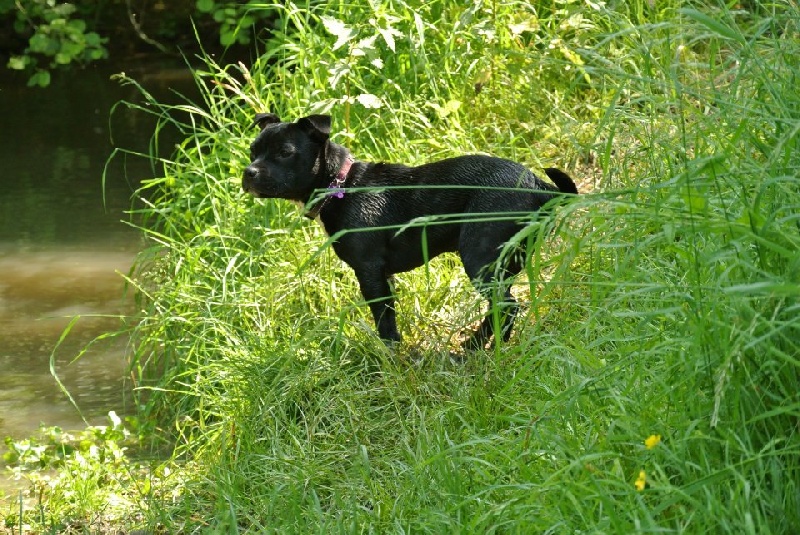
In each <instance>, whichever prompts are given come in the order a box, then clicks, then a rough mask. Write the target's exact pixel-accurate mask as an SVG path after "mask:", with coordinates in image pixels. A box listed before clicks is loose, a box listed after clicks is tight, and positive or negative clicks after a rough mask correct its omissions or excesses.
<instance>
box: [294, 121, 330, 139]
mask: <svg viewBox="0 0 800 535" xmlns="http://www.w3.org/2000/svg"><path fill="white" fill-rule="evenodd" d="M297 124H298V125H300V127H302V128H303V130H305V131H306V132H308V135H309V136H311V139H313V140H314V141H316V142H317V143H324V142H325V141H327V139H328V138H329V137H330V135H331V116H330V115H309V116H308V117H303V118H302V119H298V120H297Z"/></svg>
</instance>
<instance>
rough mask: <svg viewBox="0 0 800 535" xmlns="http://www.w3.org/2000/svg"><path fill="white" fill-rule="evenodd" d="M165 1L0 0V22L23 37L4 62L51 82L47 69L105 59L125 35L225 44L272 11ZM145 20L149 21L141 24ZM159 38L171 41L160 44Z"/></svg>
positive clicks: (33, 82)
mask: <svg viewBox="0 0 800 535" xmlns="http://www.w3.org/2000/svg"><path fill="white" fill-rule="evenodd" d="M257 6H259V7H260V8H259V9H256V7H257ZM168 7H169V9H167V5H165V4H164V3H160V2H156V3H154V4H153V5H152V6H147V5H140V6H137V8H136V12H133V11H132V6H131V3H130V2H129V1H128V0H110V1H107V2H103V3H102V5H101V6H98V5H97V3H96V2H93V1H92V2H89V1H80V0H78V1H75V2H71V3H68V2H56V1H55V0H0V22H2V21H3V19H6V20H8V21H11V23H9V24H8V27H9V28H13V31H14V32H15V34H16V35H17V36H19V37H20V38H21V39H22V40H23V41H24V42H25V43H26V44H25V46H23V47H19V48H16V49H15V47H10V48H11V49H12V52H11V56H10V59H9V61H8V64H7V67H8V68H10V69H13V70H19V71H25V72H28V73H31V75H30V77H29V79H28V85H30V86H42V87H44V86H47V85H48V84H49V83H50V76H51V72H52V71H54V70H56V69H59V68H65V67H69V66H74V65H75V64H77V65H86V64H88V63H91V62H94V61H98V60H101V59H105V58H107V57H109V54H110V50H111V48H112V47H114V46H116V47H117V50H118V49H119V48H120V47H122V46H123V44H124V43H123V42H124V41H127V40H137V39H138V40H141V42H145V43H148V44H149V45H152V46H155V47H156V48H158V49H159V50H161V51H162V52H168V53H173V54H178V53H179V52H180V51H179V49H178V47H177V42H178V41H177V40H176V37H177V36H176V34H185V35H188V36H193V35H195V34H196V33H198V34H200V35H205V34H206V33H210V34H211V35H213V36H214V37H215V38H216V37H217V36H218V39H219V41H220V43H221V44H222V45H223V46H224V47H228V46H231V45H234V44H239V45H244V44H248V43H250V41H251V39H252V37H253V35H254V34H256V33H258V31H259V30H261V29H262V28H263V27H264V26H268V21H269V19H270V18H271V17H272V16H273V15H272V13H273V12H272V10H270V9H265V8H264V5H263V3H258V2H254V1H250V2H246V3H242V2H235V1H229V0H225V1H212V0H197V1H196V2H195V1H189V0H183V1H182V2H170V3H169V5H168ZM209 15H211V20H213V23H212V27H213V31H211V32H207V31H205V30H206V28H207V26H208V24H207V23H208V21H209ZM144 20H148V21H153V22H150V23H149V25H147V26H148V28H145V27H144V26H145V24H144V22H143V21H144ZM119 26H123V29H124V31H120V30H119ZM145 30H147V33H145ZM149 34H153V36H152V37H151V36H150V35H149ZM110 35H113V36H114V37H113V38H110V37H109V36H110ZM162 41H163V42H169V43H172V44H171V45H170V46H165V45H163V44H162ZM180 42H181V43H185V42H186V41H185V40H183V41H180ZM194 44H195V47H196V43H194ZM183 52H185V50H183Z"/></svg>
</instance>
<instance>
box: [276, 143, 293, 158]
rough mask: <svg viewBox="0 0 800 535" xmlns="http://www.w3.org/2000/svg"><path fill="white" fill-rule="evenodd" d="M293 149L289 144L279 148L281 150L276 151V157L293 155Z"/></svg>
mask: <svg viewBox="0 0 800 535" xmlns="http://www.w3.org/2000/svg"><path fill="white" fill-rule="evenodd" d="M294 153H295V150H294V147H292V146H291V145H286V146H284V147H282V148H281V151H280V152H279V153H278V158H290V157H292V156H294Z"/></svg>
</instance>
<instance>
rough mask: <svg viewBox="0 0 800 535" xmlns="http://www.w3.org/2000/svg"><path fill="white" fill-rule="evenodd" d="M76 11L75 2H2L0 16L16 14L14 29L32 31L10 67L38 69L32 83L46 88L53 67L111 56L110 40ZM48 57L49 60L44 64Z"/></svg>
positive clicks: (39, 0)
mask: <svg viewBox="0 0 800 535" xmlns="http://www.w3.org/2000/svg"><path fill="white" fill-rule="evenodd" d="M75 11H76V7H75V5H73V4H70V3H56V2H55V1H54V0H25V1H15V0H1V1H0V16H3V15H8V14H9V13H14V14H15V20H14V30H15V31H16V32H17V33H19V34H27V33H30V37H29V38H28V45H27V47H26V48H25V50H24V51H23V52H22V54H20V55H15V56H12V57H11V59H9V61H8V67H9V68H10V69H14V70H28V71H34V72H33V74H32V75H31V77H30V78H29V79H28V85H30V86H34V85H38V86H42V87H45V86H47V85H49V84H50V70H51V69H53V68H56V67H58V66H63V65H69V64H71V63H88V62H91V61H96V60H99V59H102V58H105V57H106V56H107V55H108V52H107V50H106V47H105V45H106V43H107V42H108V39H107V38H104V37H101V36H100V35H98V34H97V33H95V32H93V31H87V24H86V21H85V20H83V19H80V18H75V17H74V14H75ZM44 60H48V61H49V63H47V64H46V65H42V62H43V61H44Z"/></svg>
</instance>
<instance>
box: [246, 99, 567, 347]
mask: <svg viewBox="0 0 800 535" xmlns="http://www.w3.org/2000/svg"><path fill="white" fill-rule="evenodd" d="M255 125H258V126H259V127H260V128H261V133H260V134H259V135H258V137H257V138H256V140H255V141H254V142H253V144H252V145H251V146H250V159H251V163H250V165H249V166H248V167H247V168H246V169H245V171H244V176H243V178H242V188H243V189H244V191H246V192H248V193H250V194H252V195H253V196H255V197H260V198H281V199H290V200H293V201H298V202H300V203H303V204H304V205H305V206H306V207H307V209H308V211H307V212H306V216H308V217H310V218H312V219H313V218H316V217H317V216H319V218H320V219H321V220H322V224H323V225H324V227H325V230H326V231H327V233H328V234H329V235H331V236H333V235H336V234H337V233H340V232H342V231H348V232H344V233H342V234H340V235H339V236H338V237H337V239H336V240H335V242H334V244H333V249H334V250H335V251H336V254H337V255H339V258H341V259H342V260H344V261H345V262H347V264H349V265H350V267H351V268H353V270H354V271H355V274H356V277H357V278H358V283H359V285H360V286H361V292H362V293H363V295H364V298H365V299H366V301H367V303H369V307H370V309H371V310H372V315H373V317H374V318H375V324H376V325H377V327H378V333H379V334H380V337H381V338H383V339H384V340H385V341H398V340H400V334H399V333H398V331H397V322H396V319H395V310H394V296H393V293H392V289H391V286H390V277H391V276H392V275H393V274H395V273H400V272H403V271H408V270H411V269H413V268H416V267H419V266H421V265H423V264H424V263H425V262H426V261H427V260H428V259H430V258H433V257H435V256H437V255H439V254H441V253H444V252H447V251H453V252H455V251H458V253H459V255H460V256H461V262H462V263H463V264H464V269H465V270H466V272H467V275H469V277H470V279H472V281H473V283H474V284H475V286H476V288H478V290H479V291H481V293H482V294H483V295H484V296H485V297H486V298H488V299H489V300H490V303H491V304H492V308H493V309H494V310H501V309H502V311H503V314H502V320H501V324H500V325H501V336H502V338H503V340H508V337H509V335H510V334H511V326H512V325H513V323H514V315H515V313H516V309H517V303H516V301H515V300H514V298H513V297H512V296H511V292H510V287H509V285H508V284H505V285H502V286H501V289H500V291H496V290H492V287H493V285H492V284H491V283H492V282H493V281H496V280H499V281H502V280H503V279H505V278H510V277H511V276H513V275H516V274H517V273H519V271H520V270H521V269H522V267H523V260H522V259H520V258H519V256H518V255H508V258H503V259H502V260H501V259H500V256H501V251H502V248H503V246H504V244H505V243H506V242H507V241H508V240H509V239H510V238H512V237H513V236H514V235H515V234H516V233H517V232H518V231H519V230H520V229H522V228H523V227H524V220H525V214H530V213H532V212H534V211H536V210H538V209H540V208H541V207H542V206H543V205H544V204H546V203H547V202H548V201H549V200H551V199H553V198H554V197H557V196H559V195H560V194H561V193H570V194H577V193H578V190H577V188H576V187H575V183H574V182H573V181H572V179H570V177H569V176H567V174H566V173H564V172H562V171H559V170H558V169H547V170H546V173H547V176H548V177H550V179H552V180H553V182H555V184H556V185H557V186H558V187H557V188H556V187H554V186H552V185H550V184H548V183H546V182H543V181H542V180H540V179H539V178H538V177H536V176H535V175H534V174H533V173H531V172H530V171H529V170H528V169H526V168H525V167H523V166H521V165H519V164H517V163H514V162H511V161H508V160H502V159H500V158H493V157H490V156H460V157H456V158H450V159H447V160H442V161H439V162H435V163H429V164H425V165H420V166H419V167H406V166H404V165H397V164H389V163H367V162H358V161H355V160H354V159H353V157H352V156H350V153H349V151H348V150H347V149H346V148H344V147H342V146H341V145H337V144H335V143H333V142H331V141H330V140H329V139H328V138H329V136H330V131H331V118H330V117H329V116H327V115H311V116H309V117H304V118H302V119H298V120H297V122H294V123H283V122H281V120H280V119H279V118H278V117H277V116H276V115H274V114H271V113H259V114H257V115H256V118H255ZM326 188H327V191H328V193H327V194H326V195H324V196H322V197H321V198H319V196H315V195H314V192H315V191H318V190H325V189H326ZM354 188H357V189H355V191H353V189H354ZM362 188H367V189H366V190H365V189H362ZM498 215H500V217H498ZM503 216H504V217H503ZM420 218H426V219H425V221H424V222H420V223H419V224H414V222H415V220H419V219H420ZM528 219H530V218H528ZM353 231H360V232H353ZM498 260H501V262H500V264H501V265H499V266H498ZM496 287H497V286H495V288H496ZM498 306H500V307H501V308H497V307H498ZM492 318H493V316H492V312H491V311H490V313H489V314H487V316H486V318H484V320H483V323H482V324H481V326H480V328H479V329H478V331H477V332H476V333H475V334H474V335H473V336H472V338H471V340H470V341H469V342H468V348H469V349H476V348H481V347H483V346H484V345H485V343H486V342H487V341H488V340H489V337H490V335H491V334H492V330H493V329H492V325H493V319H492Z"/></svg>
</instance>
